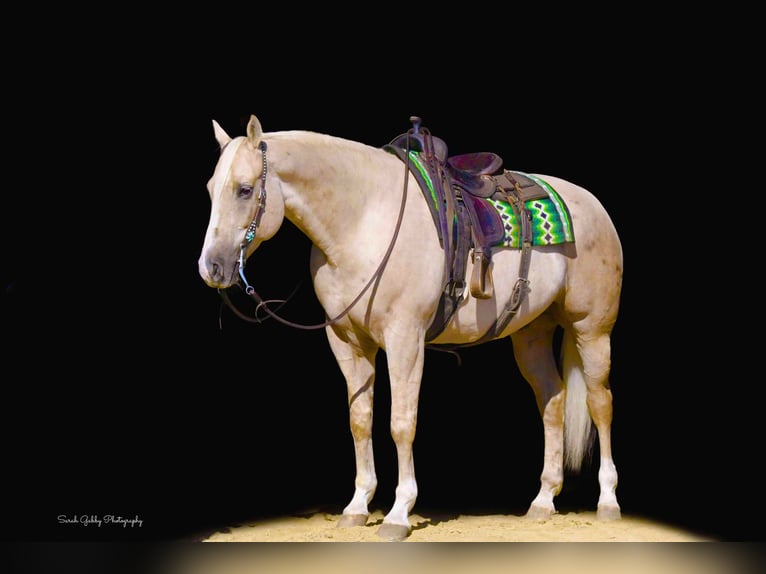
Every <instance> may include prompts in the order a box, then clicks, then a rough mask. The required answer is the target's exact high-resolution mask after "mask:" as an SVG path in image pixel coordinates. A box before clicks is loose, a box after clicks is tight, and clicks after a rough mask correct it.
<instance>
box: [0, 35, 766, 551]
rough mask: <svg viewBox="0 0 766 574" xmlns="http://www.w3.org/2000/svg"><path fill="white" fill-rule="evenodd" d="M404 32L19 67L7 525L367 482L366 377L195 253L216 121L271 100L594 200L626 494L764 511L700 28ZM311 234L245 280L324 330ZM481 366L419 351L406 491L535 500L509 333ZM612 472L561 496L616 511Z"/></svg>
mask: <svg viewBox="0 0 766 574" xmlns="http://www.w3.org/2000/svg"><path fill="white" fill-rule="evenodd" d="M655 24H656V25H657V26H659V24H657V23H655ZM245 28H247V27H245ZM396 29H397V30H398V32H397V33H396V34H391V35H390V36H388V35H384V36H385V37H383V38H380V39H378V38H376V39H375V40H371V39H369V38H365V34H364V33H363V32H362V31H360V30H354V29H353V27H352V28H351V29H349V30H346V31H345V32H346V35H340V34H336V35H334V36H332V37H327V38H324V40H323V41H322V42H320V41H318V40H317V39H316V38H314V37H313V36H312V38H313V40H312V41H311V42H309V41H308V40H306V37H305V36H302V35H300V34H295V35H291V34H292V32H291V30H290V29H287V28H284V29H282V32H283V35H282V36H281V37H280V36H279V35H278V34H277V35H276V36H271V38H282V39H283V40H284V42H283V43H282V44H280V43H278V42H276V41H275V40H270V41H263V40H262V41H260V42H259V41H257V39H256V38H254V36H255V34H254V30H247V32H246V33H245V32H244V31H240V32H239V33H237V32H236V31H235V30H231V29H228V30H227V31H226V33H224V32H222V31H219V32H218V33H217V34H212V36H214V37H208V39H206V40H200V42H199V45H198V46H197V48H196V49H195V50H194V51H192V52H189V51H188V50H181V49H180V48H177V47H175V46H174V45H173V44H172V43H168V44H165V43H163V41H164V40H165V39H166V38H165V36H164V35H163V34H162V33H160V32H158V31H157V30H152V33H151V36H152V38H153V40H154V41H156V42H157V43H158V44H162V45H163V47H164V48H165V49H164V50H163V51H161V52H156V53H153V52H141V54H140V55H139V53H138V51H137V48H136V46H143V48H146V47H147V46H146V45H145V44H141V43H140V42H139V43H138V44H128V43H127V42H125V43H124V45H123V48H124V50H123V51H119V52H114V53H113V52H111V51H108V52H102V53H101V58H102V60H101V61H102V62H104V65H103V66H102V65H94V62H95V60H92V58H94V54H93V52H92V50H93V48H94V46H101V44H99V43H96V44H89V45H88V46H85V45H83V47H82V51H80V50H78V49H75V50H74V54H72V53H69V54H68V55H67V56H66V57H64V56H59V55H57V53H56V52H54V53H53V54H51V56H52V58H53V61H52V62H51V61H48V62H47V65H46V69H48V67H50V69H58V70H59V72H61V73H62V74H63V75H62V76H61V77H62V78H63V79H62V80H61V81H59V82H57V84H56V87H55V89H52V88H51V86H50V84H49V83H47V82H45V81H44V80H43V79H41V78H40V77H39V76H38V75H34V77H33V78H30V77H29V76H26V78H27V79H28V80H29V81H28V82H26V83H21V82H19V83H16V84H14V85H15V86H16V89H14V90H13V91H12V92H13V93H11V94H10V96H11V97H12V100H11V102H12V103H10V104H8V110H9V113H8V116H9V117H8V123H7V125H6V133H7V134H9V138H10V141H9V145H11V147H12V151H10V152H8V155H7V156H6V157H7V159H8V161H9V165H8V174H9V175H8V180H7V186H6V189H5V199H6V202H5V205H6V206H7V207H5V208H4V209H3V219H4V221H3V268H2V273H3V288H4V292H3V306H2V328H3V333H4V343H3V349H4V351H3V357H4V358H3V363H4V373H3V381H4V385H3V391H4V393H3V394H4V397H3V401H2V410H3V417H2V420H3V423H2V424H3V427H2V432H3V437H4V441H3V443H4V449H3V450H4V452H3V461H4V464H3V467H4V474H5V477H4V478H5V480H4V483H5V486H4V492H5V493H6V497H5V501H4V517H5V518H4V520H3V521H2V529H3V538H4V539H6V540H103V539H109V540H111V539H117V540H121V539H140V540H179V539H196V538H197V537H198V536H201V535H202V534H204V533H205V532H208V531H210V530H212V529H214V528H217V527H220V526H222V525H226V524H231V523H234V522H237V521H245V520H249V519H255V518H258V517H264V516H273V515H276V516H278V515H284V514H288V513H295V512H303V511H307V510H311V509H314V508H329V509H332V510H335V511H339V510H340V509H341V508H342V507H343V505H345V504H346V503H347V502H348V500H350V497H351V494H352V492H353V480H354V461H353V447H352V441H351V435H350V432H349V430H348V424H347V407H346V391H345V386H344V382H343V380H342V378H341V375H340V371H339V370H338V368H337V366H336V365H335V363H334V361H333V359H332V356H331V354H330V351H329V348H328V346H327V343H326V339H325V335H324V333H323V331H311V332H305V331H298V330H294V329H291V328H289V327H285V326H283V325H280V324H278V323H276V322H274V321H268V322H266V323H264V324H263V325H260V326H254V325H249V324H244V323H242V322H241V321H239V320H238V319H237V318H235V317H234V316H233V315H231V313H230V312H229V311H228V310H226V309H224V308H223V307H222V304H221V300H220V298H219V296H218V294H217V293H216V292H215V291H214V290H211V289H209V288H208V287H206V286H205V285H204V283H203V282H202V280H201V279H200V277H199V275H198V273H197V258H198V256H199V251H200V249H201V247H202V241H203V237H204V233H205V228H206V225H207V217H208V212H209V199H208V196H207V192H206V189H205V184H206V182H207V179H208V178H209V177H210V176H211V175H212V173H213V169H214V166H215V162H216V159H217V154H218V148H217V144H216V142H215V140H214V138H213V130H212V124H211V120H213V119H216V120H218V121H219V122H220V123H221V125H222V126H223V127H224V128H225V129H226V130H227V131H228V133H229V134H230V135H232V136H236V135H241V134H243V133H244V129H245V125H246V122H247V120H248V118H249V115H250V114H251V113H254V114H256V115H257V116H258V117H259V119H260V120H261V123H262V125H263V128H264V130H266V131H276V130H285V129H308V130H313V131H318V132H323V133H328V134H332V135H337V136H341V137H345V138H347V139H353V140H358V141H363V142H365V143H368V144H371V145H375V146H380V145H383V144H385V143H387V142H388V141H390V140H391V139H392V138H393V137H395V136H396V135H398V134H400V133H402V132H404V131H406V130H407V129H408V128H409V127H410V124H409V121H408V118H409V116H411V115H419V116H421V117H422V118H423V122H424V125H425V126H427V127H428V128H429V129H430V130H431V131H432V132H433V133H434V134H435V135H438V136H439V137H441V138H442V139H444V140H445V141H446V142H447V144H448V145H449V148H450V152H451V153H461V152H469V151H495V152H497V153H499V154H500V155H501V156H503V158H504V160H505V165H506V167H509V168H513V169H519V170H522V171H529V172H538V173H543V174H550V175H556V176H560V177H564V178H567V179H570V180H572V181H574V182H576V183H578V184H580V185H582V186H583V187H586V188H587V189H589V190H590V191H592V192H593V193H594V194H595V195H596V196H597V197H598V198H599V199H600V200H601V201H602V203H603V204H604V205H605V207H606V208H607V210H608V211H609V213H610V214H611V215H612V217H613V219H614V222H615V225H616V227H617V230H618V232H619V234H620V236H621V239H622V242H623V249H624V254H625V275H624V290H623V297H622V304H621V311H620V316H619V319H618V322H617V325H616V328H615V330H614V335H613V343H612V348H613V355H612V374H611V378H610V380H611V385H612V389H613V392H614V424H613V450H614V458H615V462H616V464H617V469H618V472H619V475H620V483H619V486H618V490H617V494H618V499H619V501H620V503H621V506H622V510H623V512H624V513H625V514H630V515H638V516H645V517H649V518H654V519H658V520H661V521H665V522H668V523H671V524H676V525H680V526H683V527H686V528H689V529H691V530H693V531H696V532H700V533H703V534H706V535H710V536H713V537H716V538H718V539H723V540H734V541H738V540H759V539H761V538H762V530H761V529H760V527H759V526H757V525H756V526H751V525H750V522H749V518H750V517H751V516H753V515H754V514H757V512H759V511H760V510H762V508H763V507H762V502H761V499H760V497H759V496H758V494H757V493H756V492H754V488H755V484H756V483H757V482H758V479H757V476H758V474H757V473H758V472H759V471H758V470H757V469H756V468H755V466H754V465H756V464H757V462H758V459H759V458H760V454H759V453H760V449H759V448H758V447H756V445H754V444H753V442H754V441H753V427H755V426H756V425H757V423H758V422H759V420H758V418H757V417H756V416H755V415H754V414H753V413H751V411H752V410H754V403H755V394H756V393H757V391H758V390H757V386H758V384H759V383H758V382H756V381H754V380H753V379H754V377H753V376H752V374H751V373H749V372H748V365H747V363H748V359H747V355H746V351H749V347H750V344H749V343H747V342H743V341H747V340H748V338H745V337H743V336H742V335H741V334H740V330H739V327H738V326H737V327H735V325H737V322H738V321H742V320H745V318H746V317H747V316H748V314H749V313H750V311H749V308H750V303H749V301H750V300H752V299H753V296H751V295H750V294H749V293H750V291H749V290H748V289H744V290H740V289H733V287H735V285H733V284H732V283H731V282H730V281H729V280H728V273H729V271H730V270H731V269H732V268H733V267H734V265H733V263H732V259H731V257H732V255H730V254H731V253H732V251H734V250H733V249H731V248H730V245H731V243H730V242H731V240H732V238H731V230H732V226H733V221H734V220H735V216H733V215H731V214H729V215H727V216H726V215H723V214H722V211H721V209H720V206H721V204H722V203H723V200H722V194H721V192H722V189H723V187H722V185H721V182H722V179H721V178H720V177H719V176H720V173H718V172H717V171H716V170H715V169H714V168H715V166H718V165H721V163H722V162H721V156H719V155H717V149H718V146H720V144H721V142H720V138H717V137H716V136H715V135H714V131H715V130H716V129H717V128H718V127H719V122H720V120H719V119H717V118H718V117H719V116H720V115H721V114H720V113H721V112H722V110H721V109H719V107H718V106H719V104H718V103H717V101H716V100H715V98H710V97H709V94H710V93H709V91H708V90H709V88H710V86H709V85H708V84H706V81H705V80H706V78H707V77H708V75H707V73H706V68H705V66H706V65H707V62H709V60H706V59H705V58H704V57H703V58H700V59H699V60H697V59H695V58H694V57H692V56H691V55H689V53H688V52H687V51H686V50H684V49H683V48H682V47H680V48H679V51H678V52H674V54H675V55H674V56H668V54H664V55H658V54H656V53H653V52H650V51H649V50H648V49H647V48H646V43H645V42H643V40H645V37H643V36H638V35H634V34H629V33H627V32H626V30H624V29H621V28H619V27H618V28H613V29H612V30H611V31H604V30H601V31H600V32H601V33H602V35H601V36H599V37H598V40H596V39H595V38H594V37H593V36H592V35H590V36H589V35H587V34H585V35H583V34H580V33H577V32H576V31H570V34H569V35H567V36H566V37H565V39H563V40H562V41H561V42H560V44H558V45H557V46H558V47H557V49H555V50H553V51H549V52H548V53H547V55H544V54H542V53H540V37H539V36H533V35H532V34H530V33H529V32H530V30H529V29H528V28H527V29H526V30H525V31H526V32H527V33H526V34H521V35H519V34H516V35H513V36H512V38H513V41H510V39H509V41H498V40H495V41H494V43H489V42H483V41H482V42H478V40H477V39H478V38H479V36H478V35H477V36H476V37H474V38H473V39H472V41H471V42H467V41H465V40H463V41H459V40H456V41H453V42H451V43H450V45H451V47H450V48H449V49H447V48H444V47H443V46H444V44H442V43H438V44H437V43H436V42H434V41H433V36H434V34H433V33H430V34H429V33H426V32H425V31H423V30H420V32H419V33H418V34H415V35H414V36H413V35H411V34H409V33H408V32H407V26H406V25H405V24H404V23H402V25H401V26H399V27H398V28H396ZM273 31H274V30H272V32H273ZM581 31H582V30H581ZM653 32H654V38H655V40H656V39H657V37H658V35H659V36H660V37H664V36H665V34H667V33H668V32H669V30H667V29H664V28H655V29H654V30H653ZM317 36H319V35H317ZM532 37H535V38H536V39H537V41H532ZM110 39H112V40H113V38H110ZM134 39H135V38H134ZM299 40H305V42H303V41H299ZM368 40H369V41H368ZM523 40H526V41H523ZM668 43H669V44H672V42H671V41H669V40H668ZM287 44H290V45H292V50H286V49H285V48H286V45H287ZM129 45H130V46H133V47H134V48H129ZM362 45H363V46H365V49H364V50H361V49H360V46H362ZM435 46H439V48H438V49H437V48H436V47H435ZM235 55H236V56H238V58H237V59H236V60H234V58H235ZM246 55H251V56H248V57H245V58H243V56H246ZM77 56H79V57H77ZM57 57H60V59H57ZM107 63H108V65H107ZM43 88H44V89H43ZM31 94H34V95H35V96H36V97H35V98H31V97H30V95H31ZM701 98H705V101H704V102H702V103H701V102H700V99H701ZM700 110H704V116H703V115H701V112H700ZM726 113H729V112H728V111H727V112H726ZM724 147H725V146H724ZM723 163H724V165H726V164H725V162H723ZM726 189H728V190H731V186H730V185H729V186H728V187H726ZM309 248H310V244H309V243H308V240H307V239H306V238H304V237H303V236H301V235H300V234H299V233H298V232H297V231H296V230H295V229H294V228H293V227H292V226H291V224H289V223H287V222H286V223H285V225H284V226H283V228H282V229H281V230H280V232H279V234H278V235H277V236H276V237H275V238H274V239H273V240H272V241H271V242H269V243H267V244H266V245H264V246H263V247H262V249H261V250H260V251H259V252H258V253H257V254H256V255H255V256H254V257H253V258H252V259H251V260H250V263H249V265H248V275H249V276H250V279H251V282H253V283H254V284H255V285H256V287H257V288H258V289H259V292H260V293H261V295H263V296H265V297H276V298H279V297H285V296H287V295H288V294H289V293H291V292H292V291H293V289H294V288H295V287H296V286H299V290H298V292H297V294H296V295H295V297H294V299H293V300H292V301H291V303H290V304H289V305H288V306H287V307H285V308H284V312H285V314H286V315H288V316H289V318H291V319H293V320H295V321H299V322H304V323H315V322H320V321H321V320H322V319H323V312H322V310H321V308H320V307H319V306H318V303H317V302H316V300H315V298H314V295H313V291H312V289H311V285H310V282H309V277H308V271H307V270H308V256H309ZM243 304H246V302H243ZM461 357H462V365H461V366H460V367H459V368H458V367H457V365H456V363H455V361H454V359H453V358H451V357H449V356H448V355H443V354H440V353H435V352H432V353H429V354H428V355H427V362H426V368H425V374H424V381H423V386H422V393H421V407H420V415H419V425H418V434H417V439H416V442H415V463H416V471H417V477H418V485H419V490H420V495H419V498H418V502H417V505H416V507H415V511H416V512H423V513H427V512H428V509H438V510H439V511H440V512H448V513H449V512H454V513H468V512H493V513H510V514H521V513H523V512H524V511H526V508H527V506H528V504H529V503H530V502H531V500H532V498H533V497H534V495H535V494H536V492H537V488H538V476H539V473H540V470H541V468H542V424H541V422H540V419H539V416H538V414H537V411H536V407H535V404H534V399H533V396H532V393H531V390H530V389H529V387H528V386H527V384H526V383H525V382H524V381H523V379H522V378H521V377H520V375H519V374H518V371H517V370H516V367H515V365H514V364H513V362H512V361H511V360H510V359H511V357H512V354H511V347H510V342H509V341H499V342H493V343H490V344H487V345H485V346H483V347H481V348H471V349H466V350H465V351H463V352H461ZM384 358H385V356H384V354H382V353H381V355H380V357H379V366H380V369H379V375H378V384H377V387H376V388H377V391H376V413H375V426H374V433H375V435H374V436H375V448H376V463H377V470H378V476H379V488H378V493H377V495H376V498H375V500H374V502H373V506H374V507H375V508H381V509H383V510H385V511H387V510H388V509H389V508H390V505H391V503H392V502H393V496H394V488H395V486H396V485H395V481H396V469H395V455H394V448H393V443H392V442H391V440H390V438H389V436H388V432H387V427H388V420H387V417H388V401H389V395H388V387H387V378H386V371H385V363H384ZM596 473H597V468H596V467H595V466H592V467H590V468H588V469H586V470H585V472H584V473H583V475H582V476H580V477H569V476H568V477H567V479H566V481H565V486H564V490H563V492H562V493H561V495H560V496H559V497H558V498H557V504H558V507H559V509H560V510H562V511H568V510H592V509H595V505H596V501H597V498H598V485H597V479H596ZM85 514H96V515H101V516H103V515H107V514H114V515H121V516H125V517H133V516H135V515H138V517H139V518H141V519H142V520H143V527H142V528H140V529H124V530H119V529H115V528H112V529H103V528H102V529H100V530H95V529H93V528H88V529H86V528H80V527H73V526H71V525H61V524H59V523H58V520H57V517H58V516H59V515H66V516H72V515H85Z"/></svg>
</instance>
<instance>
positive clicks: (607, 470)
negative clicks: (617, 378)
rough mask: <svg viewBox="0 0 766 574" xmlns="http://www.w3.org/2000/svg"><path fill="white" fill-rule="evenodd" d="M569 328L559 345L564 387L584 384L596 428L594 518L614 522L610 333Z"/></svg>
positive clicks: (617, 512) (617, 511) (616, 506)
mask: <svg viewBox="0 0 766 574" xmlns="http://www.w3.org/2000/svg"><path fill="white" fill-rule="evenodd" d="M573 327H574V334H573V335H570V334H569V333H565V335H564V343H563V344H564V357H565V359H564V369H565V371H564V372H565V373H567V375H565V376H566V378H567V387H570V386H573V385H574V384H576V383H577V381H579V380H581V381H583V382H584V384H585V391H586V395H585V398H586V403H587V406H588V412H589V413H590V416H591V418H592V419H593V423H594V424H595V425H596V430H597V431H598V440H599V458H600V464H599V471H598V482H599V488H600V494H599V498H598V512H597V516H598V518H599V519H602V520H612V519H617V518H620V515H621V513H620V506H619V504H618V503H617V496H616V494H615V490H616V489H617V468H616V467H615V464H614V460H613V459H612V440H611V428H612V391H611V390H610V389H609V370H610V368H611V359H610V354H611V341H610V333H609V332H597V333H595V334H593V333H589V332H583V331H582V330H581V326H580V325H578V324H575V325H574V326H573ZM573 346H575V347H576V352H573V351H574V349H572V347H573ZM567 408H569V405H567Z"/></svg>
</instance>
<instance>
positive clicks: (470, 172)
mask: <svg viewBox="0 0 766 574" xmlns="http://www.w3.org/2000/svg"><path fill="white" fill-rule="evenodd" d="M502 168H503V158H501V157H500V156H499V155H497V154H496V153H493V152H474V153H464V154H461V155H453V156H451V157H448V158H447V169H448V171H449V173H450V175H451V176H452V179H453V180H454V182H455V183H456V184H457V185H459V186H460V187H461V188H463V189H464V190H465V191H467V192H468V193H470V194H471V195H475V196H476V197H483V198H487V197H491V196H492V194H493V193H495V190H496V189H497V184H496V183H495V181H494V180H493V179H492V178H491V177H487V176H493V175H499V174H500V173H501V171H502Z"/></svg>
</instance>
